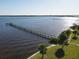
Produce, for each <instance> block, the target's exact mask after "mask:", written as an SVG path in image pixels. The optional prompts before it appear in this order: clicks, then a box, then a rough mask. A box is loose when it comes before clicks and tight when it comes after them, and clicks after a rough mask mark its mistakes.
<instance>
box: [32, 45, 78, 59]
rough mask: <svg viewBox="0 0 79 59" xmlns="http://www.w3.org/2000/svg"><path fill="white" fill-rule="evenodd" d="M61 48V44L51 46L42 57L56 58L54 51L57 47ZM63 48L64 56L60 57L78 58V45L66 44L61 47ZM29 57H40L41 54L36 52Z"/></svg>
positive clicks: (63, 58) (65, 58)
mask: <svg viewBox="0 0 79 59" xmlns="http://www.w3.org/2000/svg"><path fill="white" fill-rule="evenodd" d="M59 48H61V46H54V47H51V48H49V49H48V50H47V54H46V55H45V56H44V59H58V58H57V57H56V56H55V53H56V51H57V49H59ZM63 50H64V54H65V55H64V57H62V58H61V59H79V47H78V46H73V45H68V46H65V47H64V48H63ZM31 59H41V54H40V53H38V54H37V55H35V56H34V57H32V58H31Z"/></svg>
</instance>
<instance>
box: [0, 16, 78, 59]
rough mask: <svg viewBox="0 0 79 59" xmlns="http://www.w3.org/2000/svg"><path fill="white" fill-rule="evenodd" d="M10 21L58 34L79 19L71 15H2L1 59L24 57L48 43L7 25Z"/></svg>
mask: <svg viewBox="0 0 79 59" xmlns="http://www.w3.org/2000/svg"><path fill="white" fill-rule="evenodd" d="M9 22H11V23H14V24H16V25H19V26H22V27H25V28H28V29H31V30H33V31H36V32H38V33H42V34H45V35H47V36H57V35H58V34H59V33H60V32H61V31H63V30H64V29H67V28H68V27H69V26H71V25H72V24H73V23H79V20H78V18H69V17H0V59H24V58H25V57H26V58H27V57H29V56H30V55H31V54H33V53H35V52H36V51H37V47H38V45H39V44H41V43H45V44H48V41H47V40H46V39H44V38H41V37H39V36H36V35H33V34H31V33H28V32H24V31H21V30H18V29H16V28H13V27H10V26H7V25H6V23H9Z"/></svg>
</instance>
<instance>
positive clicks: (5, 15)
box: [0, 15, 79, 17]
mask: <svg viewBox="0 0 79 59" xmlns="http://www.w3.org/2000/svg"><path fill="white" fill-rule="evenodd" d="M0 16H13V17H14V16H18V17H19V16H48V17H79V15H0Z"/></svg>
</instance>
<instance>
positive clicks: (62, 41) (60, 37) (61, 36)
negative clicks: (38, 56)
mask: <svg viewBox="0 0 79 59" xmlns="http://www.w3.org/2000/svg"><path fill="white" fill-rule="evenodd" d="M58 38H59V39H60V40H59V44H63V43H64V42H65V41H66V40H67V39H68V38H67V36H66V35H65V31H63V32H61V34H60V35H59V36H58Z"/></svg>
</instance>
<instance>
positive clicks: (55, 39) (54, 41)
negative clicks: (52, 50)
mask: <svg viewBox="0 0 79 59" xmlns="http://www.w3.org/2000/svg"><path fill="white" fill-rule="evenodd" d="M58 41H59V39H58V38H54V37H51V38H49V42H50V43H52V44H57V43H58Z"/></svg>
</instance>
